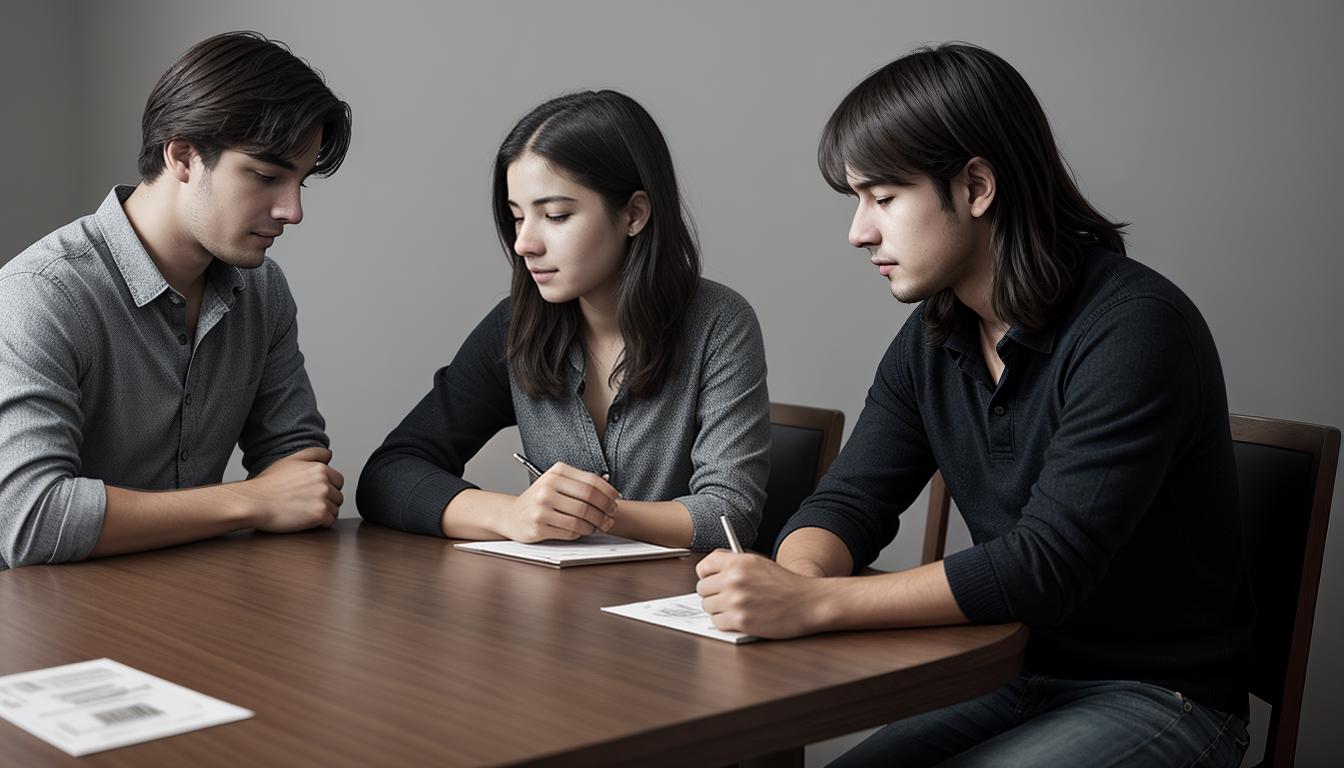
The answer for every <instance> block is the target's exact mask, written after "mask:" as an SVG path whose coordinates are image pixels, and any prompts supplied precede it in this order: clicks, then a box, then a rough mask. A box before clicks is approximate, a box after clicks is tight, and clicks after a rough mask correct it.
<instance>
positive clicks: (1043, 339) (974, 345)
mask: <svg viewBox="0 0 1344 768" xmlns="http://www.w3.org/2000/svg"><path fill="white" fill-rule="evenodd" d="M953 312H954V315H953V326H952V332H951V333H950V334H948V336H947V339H946V340H945V341H944V342H943V347H945V348H946V349H948V350H949V351H951V352H955V353H956V354H958V355H964V354H966V353H967V352H969V351H972V350H978V349H979V348H980V329H979V326H978V325H977V323H978V322H979V317H978V316H977V315H976V314H975V313H974V312H972V311H971V310H970V309H968V308H967V307H966V305H965V304H962V303H961V302H960V301H958V302H957V304H956V309H955V310H953ZM1058 330H1059V326H1058V318H1057V316H1056V314H1055V313H1051V314H1050V316H1049V317H1048V318H1047V319H1046V321H1045V325H1043V326H1042V327H1040V328H1039V329H1037V330H1031V329H1029V328H1025V327H1023V326H1020V325H1012V326H1010V327H1009V328H1008V331H1007V332H1006V333H1005V334H1004V335H1003V336H1004V339H1006V340H1009V341H1012V342H1014V343H1016V344H1020V345H1022V346H1024V347H1026V348H1028V349H1030V350H1032V351H1035V352H1039V353H1040V354H1043V355H1048V354H1050V353H1051V352H1053V351H1054V349H1055V334H1056V332H1057V331H1058Z"/></svg>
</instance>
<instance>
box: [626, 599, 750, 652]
mask: <svg viewBox="0 0 1344 768" xmlns="http://www.w3.org/2000/svg"><path fill="white" fill-rule="evenodd" d="M602 610H604V611H606V612H607V613H614V614H616V615H617V616H624V617H626V618H629V619H638V620H639V621H647V622H648V623H650V624H657V625H658V626H660V627H667V628H668V629H675V630H677V631H679V632H690V633H691V634H693V635H700V636H701V637H712V638H714V639H715V640H722V641H724V642H725V643H733V644H734V645H740V644H741V643H750V642H751V641H753V640H758V639H759V638H757V637H755V636H753V635H746V634H743V633H741V632H728V631H725V630H722V629H719V628H718V627H716V626H714V622H713V620H712V619H710V618H709V614H708V613H705V608H704V605H703V604H702V602H701V600H700V596H699V595H697V594H696V593H694V592H692V593H690V594H688V595H675V596H673V597H662V598H659V599H657V600H645V601H644V602H641V603H626V604H625V605H609V606H606V607H605V608H603V609H602Z"/></svg>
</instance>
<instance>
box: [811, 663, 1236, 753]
mask: <svg viewBox="0 0 1344 768" xmlns="http://www.w3.org/2000/svg"><path fill="white" fill-rule="evenodd" d="M1249 740H1250V737H1249V735H1248V734H1247V732H1246V721H1245V720H1243V719H1241V718H1240V717H1238V716H1236V715H1228V714H1225V713H1223V712H1219V711H1218V710H1216V709H1211V708H1209V707H1205V706H1201V705H1200V704H1197V703H1195V702H1193V701H1191V700H1189V699H1187V698H1185V697H1184V696H1182V695H1181V694H1179V693H1176V692H1175V691H1170V690H1167V689H1166V688H1162V687H1160V686H1156V685H1150V684H1148V683H1139V682H1133V681H1126V680H1060V679H1058V678H1051V677H1044V676H1042V675H1029V674H1022V675H1018V677H1017V679H1015V680H1013V681H1012V682H1010V683H1008V684H1007V685H1005V686H1004V687H1002V688H1000V689H999V690H997V691H994V692H993V693H990V694H987V695H985V696H981V697H980V698H978V699H972V700H970V701H966V702H962V703H960V704H953V705H952V706H950V707H944V708H942V709H937V710H934V711H932V712H925V713H924V714H921V715H915V716H913V717H909V718H906V719H905V720H901V721H899V722H895V723H892V724H891V725H888V726H886V727H884V728H882V729H881V730H879V731H878V732H877V733H875V734H873V735H872V736H870V737H868V738H867V739H866V740H864V741H863V742H862V743H861V744H859V745H858V746H856V747H854V748H853V749H851V750H850V751H848V752H846V753H845V754H843V755H841V756H840V757H839V758H838V759H836V760H835V761H834V762H833V763H831V765H830V768H854V767H855V766H869V765H881V766H926V765H930V766H931V765H940V766H956V767H957V768H964V767H966V766H1037V765H1040V766H1074V765H1081V766H1087V767H1088V768H1106V766H1112V765H1125V766H1129V765H1138V766H1150V765H1151V766H1178V765H1179V766H1187V765H1188V766H1193V765H1199V766H1205V765H1208V766H1230V767H1232V768H1235V766H1237V765H1239V764H1240V763H1241V758H1242V755H1243V754H1244V753H1245V752H1246V745H1247V743H1248V742H1249Z"/></svg>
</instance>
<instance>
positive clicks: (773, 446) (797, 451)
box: [751, 403, 845, 555]
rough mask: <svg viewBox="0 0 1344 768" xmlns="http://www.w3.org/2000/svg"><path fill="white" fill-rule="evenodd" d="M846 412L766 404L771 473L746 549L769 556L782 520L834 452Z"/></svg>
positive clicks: (808, 492)
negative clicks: (748, 546)
mask: <svg viewBox="0 0 1344 768" xmlns="http://www.w3.org/2000/svg"><path fill="white" fill-rule="evenodd" d="M844 428H845V414H843V413H841V412H840V411H833V410H830V409H828V408H809V407H807V406H805V405H785V404H783V403H771V404H770V478H769V480H768V481H767V482H766V485H765V510H764V512H763V513H762V514H761V525H760V527H759V528H757V529H756V540H755V541H753V542H752V544H751V548H752V549H753V550H755V551H757V552H761V553H764V554H766V555H769V554H771V553H772V551H773V550H774V546H775V538H776V537H777V536H779V532H780V531H781V530H783V528H784V524H785V523H787V522H788V520H789V518H790V517H792V516H793V513H794V512H797V511H798V507H799V506H801V505H802V503H803V500H804V499H806V498H807V497H808V496H810V495H812V491H814V490H816V487H817V482H818V481H819V480H821V476H822V475H824V474H826V470H827V469H829V468H830V466H831V462H832V461H834V460H835V455H836V454H837V453H839V452H840V435H841V433H842V432H844Z"/></svg>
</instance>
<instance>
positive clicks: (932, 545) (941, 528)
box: [920, 472, 952, 565]
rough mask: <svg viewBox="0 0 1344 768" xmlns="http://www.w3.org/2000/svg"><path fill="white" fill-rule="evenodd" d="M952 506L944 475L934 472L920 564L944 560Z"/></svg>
mask: <svg viewBox="0 0 1344 768" xmlns="http://www.w3.org/2000/svg"><path fill="white" fill-rule="evenodd" d="M951 506H952V496H951V495H949V494H948V492H947V483H945V482H943V473H942V472H934V473H933V479H932V480H930V481H929V517H928V521H927V522H925V523H924V556H923V557H922V558H921V559H920V563H921V564H923V565H928V564H929V563H933V562H937V561H939V560H942V559H943V549H944V547H946V546H947V513H948V509H949V507H951Z"/></svg>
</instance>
